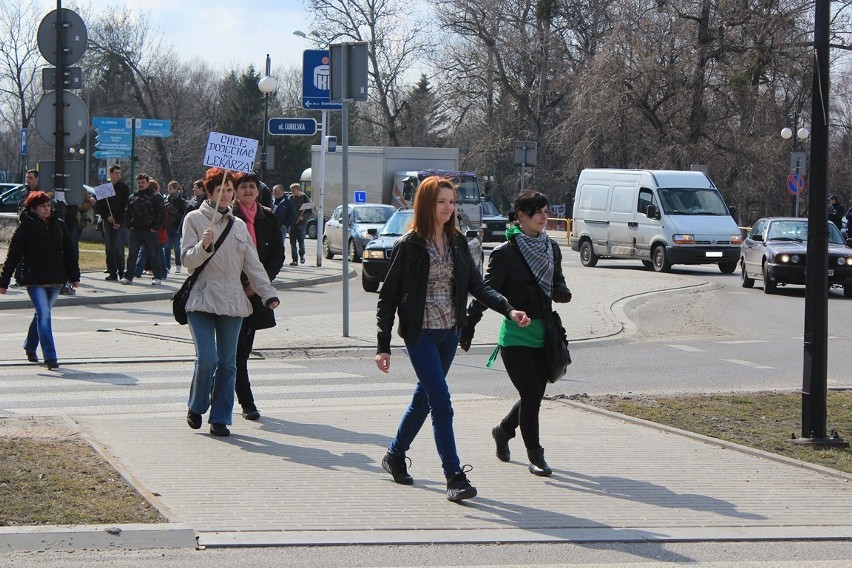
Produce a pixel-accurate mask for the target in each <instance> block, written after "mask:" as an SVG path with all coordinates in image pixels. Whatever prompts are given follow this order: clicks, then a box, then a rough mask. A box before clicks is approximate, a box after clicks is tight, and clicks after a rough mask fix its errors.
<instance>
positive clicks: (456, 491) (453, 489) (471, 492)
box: [447, 466, 476, 502]
mask: <svg viewBox="0 0 852 568" xmlns="http://www.w3.org/2000/svg"><path fill="white" fill-rule="evenodd" d="M471 469H473V468H472V467H470V466H463V467H462V470H461V471H458V472H456V473H454V474H452V475H448V476H447V499H448V500H449V501H454V502H458V501H461V500H463V499H472V498H474V497H476V487H474V486H473V485H471V484H470V481H469V480H468V478H467V475H465V473H467V472H468V471H470V470H471Z"/></svg>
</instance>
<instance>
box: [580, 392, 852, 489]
mask: <svg viewBox="0 0 852 568" xmlns="http://www.w3.org/2000/svg"><path fill="white" fill-rule="evenodd" d="M582 401H583V402H585V403H587V404H591V405H593V406H598V407H601V408H605V409H607V410H611V411H613V412H618V413H621V414H627V415H628V416H635V417H637V418H642V419H644V420H650V421H651V422H657V423H659V424H665V425H668V426H673V427H675V428H679V429H681V430H687V431H689V432H695V433H698V434H703V435H705V436H710V437H712V438H718V439H719V440H724V441H726V442H733V443H736V444H741V445H743V446H748V447H751V448H756V449H759V450H763V451H765V452H771V453H774V454H779V455H782V456H787V457H790V458H794V459H797V460H801V461H805V462H809V463H814V464H818V465H821V466H825V467H830V468H832V469H836V470H839V471H844V472H846V473H852V450H850V449H848V448H847V449H813V448H808V447H803V446H798V445H796V444H792V443H790V440H791V437H792V436H795V437H799V436H800V432H801V428H802V426H801V420H802V419H801V416H802V395H801V394H800V393H779V392H759V393H746V394H743V393H737V394H713V395H684V396H648V395H638V396H615V395H609V396H603V397H590V398H585V397H584V398H583V399H582ZM826 408H827V416H828V421H827V425H828V431H829V432H831V430H832V429H834V430H837V431H838V432H839V434H840V436H841V437H843V438H844V440H845V441H847V442H852V392H850V391H830V392H829V393H828V398H827V402H826Z"/></svg>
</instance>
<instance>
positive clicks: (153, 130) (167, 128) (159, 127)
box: [136, 118, 172, 138]
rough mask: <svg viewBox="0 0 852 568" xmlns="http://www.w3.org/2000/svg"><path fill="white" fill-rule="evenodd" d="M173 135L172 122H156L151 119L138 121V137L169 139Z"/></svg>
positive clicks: (138, 119)
mask: <svg viewBox="0 0 852 568" xmlns="http://www.w3.org/2000/svg"><path fill="white" fill-rule="evenodd" d="M171 135H172V121H171V120H155V119H151V118H137V119H136V136H152V137H155V138H168V137H169V136H171Z"/></svg>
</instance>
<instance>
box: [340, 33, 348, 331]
mask: <svg viewBox="0 0 852 568" xmlns="http://www.w3.org/2000/svg"><path fill="white" fill-rule="evenodd" d="M349 45H350V44H348V43H344V44H343V48H342V49H341V50H340V53H341V57H340V64H341V67H342V69H343V73H341V74H340V76H341V81H340V84H341V86H340V88H341V90H340V93H341V97H340V98H341V101H342V103H343V104H342V107H343V108H342V111H343V112H342V114H341V120H342V122H343V124H342V125H341V131H340V134H341V138H342V139H343V156H342V162H343V167H342V169H343V171H342V174H343V180H342V181H343V195H342V197H341V201H340V204H341V209H340V210H341V211H342V212H343V228H342V230H343V240H342V246H341V248H342V249H343V309H342V310H341V311H342V312H343V337H349V102H348V100H347V98H348V96H349V81H348V80H349V52H348V49H349Z"/></svg>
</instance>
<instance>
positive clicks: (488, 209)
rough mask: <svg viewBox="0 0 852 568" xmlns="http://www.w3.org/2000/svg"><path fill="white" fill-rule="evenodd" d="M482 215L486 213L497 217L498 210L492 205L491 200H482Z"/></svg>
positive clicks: (498, 214)
mask: <svg viewBox="0 0 852 568" xmlns="http://www.w3.org/2000/svg"><path fill="white" fill-rule="evenodd" d="M482 215H483V216H485V215H488V216H491V217H499V216H500V210H499V209H497V206H496V205H494V202H493V201H483V202H482Z"/></svg>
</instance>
